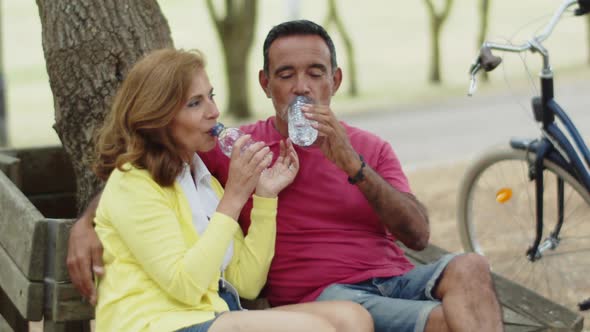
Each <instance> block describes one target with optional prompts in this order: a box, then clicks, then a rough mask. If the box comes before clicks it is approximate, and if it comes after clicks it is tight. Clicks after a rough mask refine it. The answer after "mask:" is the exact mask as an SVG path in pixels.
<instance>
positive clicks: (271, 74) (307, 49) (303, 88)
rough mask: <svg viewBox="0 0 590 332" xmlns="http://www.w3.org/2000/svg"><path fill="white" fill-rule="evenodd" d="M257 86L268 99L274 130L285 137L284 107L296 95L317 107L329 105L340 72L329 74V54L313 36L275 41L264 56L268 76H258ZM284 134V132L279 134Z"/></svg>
mask: <svg viewBox="0 0 590 332" xmlns="http://www.w3.org/2000/svg"><path fill="white" fill-rule="evenodd" d="M259 81H260V85H261V86H262V88H263V89H264V92H265V93H266V96H267V97H269V98H271V99H272V103H273V106H274V108H275V112H276V115H277V117H276V123H277V129H279V131H281V133H282V134H286V129H287V116H286V113H287V107H288V105H289V103H290V102H291V101H292V100H293V99H294V98H295V97H296V96H298V95H304V96H308V97H310V98H311V99H313V100H314V101H315V103H317V104H321V105H329V104H330V99H331V98H332V96H333V95H334V93H336V91H337V90H338V87H339V86H340V82H341V81H342V73H341V71H340V68H337V69H336V70H334V71H333V70H332V64H331V62H330V50H329V49H328V46H327V45H326V43H325V42H324V40H323V39H322V38H321V37H319V36H315V35H295V36H288V37H282V38H278V39H276V40H275V41H274V42H273V43H272V44H271V46H270V48H269V52H268V75H266V74H265V73H264V71H260V73H259ZM283 130H284V131H283Z"/></svg>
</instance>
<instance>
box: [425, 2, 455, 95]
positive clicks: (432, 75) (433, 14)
mask: <svg viewBox="0 0 590 332" xmlns="http://www.w3.org/2000/svg"><path fill="white" fill-rule="evenodd" d="M424 2H425V4H426V8H427V9H428V14H429V16H430V47H431V52H432V53H431V56H430V70H429V75H428V76H429V80H430V82H432V83H435V84H439V83H440V82H442V75H441V71H440V63H441V60H440V58H441V56H440V32H441V29H442V26H443V24H444V23H445V21H446V19H447V18H448V17H449V13H450V11H451V7H452V5H453V0H446V1H445V6H444V8H443V10H442V12H440V13H438V12H437V11H436V9H435V8H434V4H433V3H432V0H424Z"/></svg>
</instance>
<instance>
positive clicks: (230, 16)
mask: <svg viewBox="0 0 590 332" xmlns="http://www.w3.org/2000/svg"><path fill="white" fill-rule="evenodd" d="M225 7H226V10H225V13H226V15H225V17H224V18H220V17H219V16H218V15H217V13H216V11H215V7H214V6H213V2H212V0H207V9H208V11H209V15H210V16H211V19H212V20H213V22H214V24H215V28H216V30H217V34H218V35H219V39H220V40H221V44H222V46H223V53H224V60H225V72H226V77H227V81H228V88H229V96H228V98H229V99H228V103H227V104H228V113H229V114H232V115H234V116H235V117H237V118H247V117H249V116H250V115H251V114H252V111H251V110H250V96H249V94H248V91H249V87H248V84H247V75H248V59H249V57H250V49H251V48H252V43H253V41H254V31H255V29H256V15H257V11H258V0H242V1H238V0H235V1H234V0H225Z"/></svg>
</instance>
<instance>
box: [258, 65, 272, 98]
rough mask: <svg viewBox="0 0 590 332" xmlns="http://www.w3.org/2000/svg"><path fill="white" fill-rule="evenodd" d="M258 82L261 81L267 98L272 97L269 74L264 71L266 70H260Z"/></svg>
mask: <svg viewBox="0 0 590 332" xmlns="http://www.w3.org/2000/svg"><path fill="white" fill-rule="evenodd" d="M258 83H260V87H261V88H262V90H264V93H265V94H266V97H267V98H270V89H269V88H268V76H266V74H265V73H264V70H262V69H261V70H260V71H259V72H258Z"/></svg>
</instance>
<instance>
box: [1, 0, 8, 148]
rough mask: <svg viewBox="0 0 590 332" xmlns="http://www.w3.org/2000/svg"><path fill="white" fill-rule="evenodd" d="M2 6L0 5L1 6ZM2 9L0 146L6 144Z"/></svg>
mask: <svg viewBox="0 0 590 332" xmlns="http://www.w3.org/2000/svg"><path fill="white" fill-rule="evenodd" d="M1 7H2V6H0V8H1ZM2 14H4V13H3V12H2V10H1V9H0V147H1V146H6V145H8V131H7V130H8V129H7V128H8V126H7V125H6V101H5V99H4V96H5V95H4V61H3V60H4V59H3V51H4V47H2V45H3V43H2V42H3V40H2V32H3V31H2Z"/></svg>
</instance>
